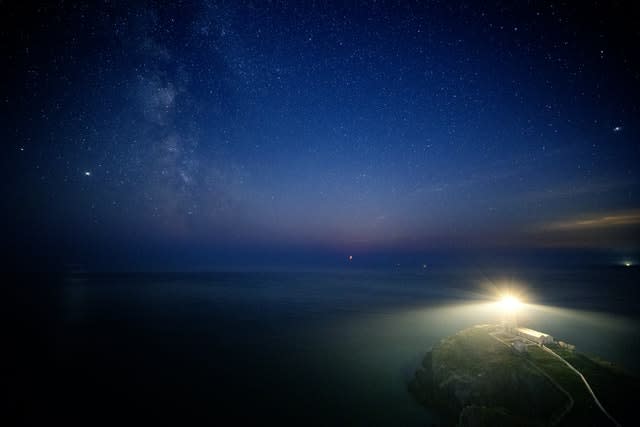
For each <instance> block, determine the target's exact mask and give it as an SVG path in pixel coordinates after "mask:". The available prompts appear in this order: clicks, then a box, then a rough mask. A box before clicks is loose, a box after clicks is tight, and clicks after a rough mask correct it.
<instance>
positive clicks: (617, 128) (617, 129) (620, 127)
mask: <svg viewBox="0 0 640 427" xmlns="http://www.w3.org/2000/svg"><path fill="white" fill-rule="evenodd" d="M621 130H622V126H616V127H614V128H613V131H614V132H616V133H617V132H620V131H621Z"/></svg>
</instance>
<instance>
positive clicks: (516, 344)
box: [512, 340, 527, 353]
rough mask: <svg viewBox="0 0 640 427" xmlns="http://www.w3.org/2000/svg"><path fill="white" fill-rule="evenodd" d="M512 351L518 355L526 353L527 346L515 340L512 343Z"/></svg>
mask: <svg viewBox="0 0 640 427" xmlns="http://www.w3.org/2000/svg"><path fill="white" fill-rule="evenodd" d="M512 345H513V349H514V350H515V351H517V352H518V353H524V352H525V351H527V345H526V344H525V343H523V342H522V341H520V340H516V341H514V342H513V344H512Z"/></svg>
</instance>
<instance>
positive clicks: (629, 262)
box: [624, 261, 633, 267]
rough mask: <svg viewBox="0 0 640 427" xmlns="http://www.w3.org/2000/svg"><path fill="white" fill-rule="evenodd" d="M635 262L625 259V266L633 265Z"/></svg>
mask: <svg viewBox="0 0 640 427" xmlns="http://www.w3.org/2000/svg"><path fill="white" fill-rule="evenodd" d="M632 265H633V264H631V261H625V262H624V266H625V267H631V266H632Z"/></svg>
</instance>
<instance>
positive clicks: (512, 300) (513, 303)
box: [500, 295, 520, 311]
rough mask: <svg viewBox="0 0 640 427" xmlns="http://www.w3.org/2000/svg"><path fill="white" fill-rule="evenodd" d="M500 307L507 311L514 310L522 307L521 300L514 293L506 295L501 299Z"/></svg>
mask: <svg viewBox="0 0 640 427" xmlns="http://www.w3.org/2000/svg"><path fill="white" fill-rule="evenodd" d="M500 307H502V309H503V310H506V311H514V310H516V309H518V307H520V300H519V299H518V298H516V297H514V296H512V295H505V296H503V297H502V298H501V299H500Z"/></svg>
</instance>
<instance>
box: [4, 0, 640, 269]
mask: <svg viewBox="0 0 640 427" xmlns="http://www.w3.org/2000/svg"><path fill="white" fill-rule="evenodd" d="M26 3H31V4H30V5H21V4H19V3H18V2H2V3H1V4H0V15H1V16H2V18H0V19H1V20H2V26H1V29H0V40H1V47H0V48H1V49H2V58H3V60H2V71H1V73H2V78H1V79H0V80H1V81H0V88H1V90H0V95H1V98H0V101H1V105H2V107H1V108H2V114H1V117H0V120H1V134H0V135H1V138H2V147H3V155H2V158H3V175H4V178H3V179H2V182H1V184H0V185H1V186H2V191H3V197H2V200H3V209H2V211H3V212H2V220H3V229H4V230H5V231H4V232H3V235H4V236H3V238H2V245H3V251H4V253H5V254H7V257H8V258H7V259H10V260H12V262H14V263H16V265H18V268H75V267H74V266H78V267H77V268H91V267H92V266H95V268H109V267H111V268H121V269H144V268H169V269H191V268H207V267H218V268H224V267H225V266H228V265H252V264H255V263H264V264H278V263H284V264H286V263H287V262H288V260H291V262H292V263H296V262H301V260H304V261H305V262H307V263H309V264H313V263H314V260H316V259H324V260H326V259H334V258H335V259H336V260H340V262H342V261H343V260H347V257H348V255H351V254H353V255H354V261H356V260H359V259H362V258H366V257H367V256H369V255H370V254H374V253H397V254H420V253H434V252H438V251H445V250H446V251H456V250H471V251H477V252H482V251H485V250H496V249H500V250H506V251H510V250H520V249H535V248H552V249H554V250H557V249H559V248H576V249H581V250H583V249H588V250H596V251H604V252H607V251H608V252H607V253H611V254H618V255H620V256H637V254H638V250H639V247H640V238H639V236H640V167H639V165H640V143H639V141H640V139H639V138H640V127H639V126H640V121H639V120H638V119H639V117H640V67H639V65H640V54H639V50H638V49H639V46H640V32H639V31H640V19H639V17H640V15H639V13H638V9H637V6H633V5H632V3H633V2H629V3H628V4H627V3H625V2H613V1H612V2H608V1H606V2H599V3H598V4H597V5H589V4H587V3H589V2H570V4H569V5H568V4H566V3H556V2H524V1H516V2H496V3H495V4H493V5H487V4H484V3H480V2H478V3H474V2H464V3H460V4H455V5H454V3H456V2H449V1H443V2H415V3H414V2H399V3H385V2H366V3H365V2H363V3H360V4H355V5H352V6H344V5H343V4H342V3H343V2H336V3H335V4H330V3H329V2H315V3H312V2H302V1H301V2H298V1H293V2H286V1H285V2H260V1H258V2H236V1H230V2H219V3H218V2H158V3H156V2H133V1H132V2H118V1H115V2H112V1H102V2H88V3H84V2H78V3H75V2H60V4H53V3H54V2H42V3H41V5H39V6H38V5H37V4H35V3H36V2H26ZM618 255H616V256H618ZM25 266H26V267H25Z"/></svg>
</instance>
